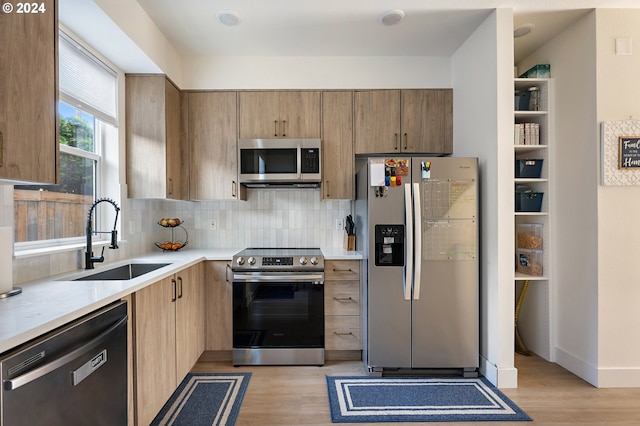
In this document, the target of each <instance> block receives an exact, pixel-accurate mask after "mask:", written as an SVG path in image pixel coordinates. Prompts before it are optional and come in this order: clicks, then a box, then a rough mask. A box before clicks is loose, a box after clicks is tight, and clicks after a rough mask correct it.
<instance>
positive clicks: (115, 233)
mask: <svg viewBox="0 0 640 426" xmlns="http://www.w3.org/2000/svg"><path fill="white" fill-rule="evenodd" d="M109 248H110V249H117V248H118V231H117V230H115V229H114V230H113V231H111V244H110V245H109Z"/></svg>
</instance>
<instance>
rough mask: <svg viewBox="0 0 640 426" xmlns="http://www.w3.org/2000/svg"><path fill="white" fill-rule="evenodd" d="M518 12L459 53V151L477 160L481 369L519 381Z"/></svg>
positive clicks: (496, 378) (488, 24) (509, 382)
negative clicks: (515, 258)
mask: <svg viewBox="0 0 640 426" xmlns="http://www.w3.org/2000/svg"><path fill="white" fill-rule="evenodd" d="M512 31H513V13H512V11H511V10H506V9H498V10H496V11H495V12H494V13H492V14H491V15H490V16H489V17H488V18H487V19H486V20H485V22H484V23H483V24H482V25H481V26H480V27H479V28H478V29H477V30H476V31H475V32H474V33H473V34H472V35H471V36H470V37H469V38H468V39H467V41H466V42H465V43H464V45H463V46H462V47H460V49H458V51H457V52H456V53H455V55H454V56H453V87H454V102H453V104H454V117H455V119H454V128H453V134H454V155H456V156H473V157H478V159H479V168H480V198H481V202H480V204H481V210H480V214H481V216H480V224H481V232H480V235H481V240H480V241H481V254H482V257H481V258H480V265H481V266H480V274H481V275H480V277H481V307H482V308H481V335H480V337H481V341H480V343H481V360H482V373H483V374H484V375H485V376H486V377H487V378H488V379H489V380H491V381H492V382H493V383H496V384H497V385H498V386H499V387H502V388H507V387H516V386H517V371H516V369H515V368H514V357H513V322H512V321H511V318H513V300H514V282H513V265H512V263H511V261H510V260H511V255H510V254H511V248H512V246H513V226H504V224H505V223H513V219H512V211H513V197H512V196H511V194H512V192H513V188H511V187H510V184H511V176H512V175H513V155H512V154H511V150H512V145H513V120H512V118H511V117H512V115H513V113H512V111H513V105H512V101H511V99H512V95H513V83H512V81H513V80H512V75H513V38H512V35H511V34H512Z"/></svg>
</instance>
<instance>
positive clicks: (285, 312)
mask: <svg viewBox="0 0 640 426" xmlns="http://www.w3.org/2000/svg"><path fill="white" fill-rule="evenodd" d="M233 348H234V351H235V350H236V349H238V348H251V349H305V348H324V273H323V272H313V273H299V272H234V275H233Z"/></svg>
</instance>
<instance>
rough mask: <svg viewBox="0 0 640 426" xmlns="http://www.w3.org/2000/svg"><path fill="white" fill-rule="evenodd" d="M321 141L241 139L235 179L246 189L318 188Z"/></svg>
mask: <svg viewBox="0 0 640 426" xmlns="http://www.w3.org/2000/svg"><path fill="white" fill-rule="evenodd" d="M321 149H322V147H321V141H320V139H240V140H238V176H239V181H240V183H241V184H243V185H245V186H248V187H278V186H297V187H317V186H319V185H320V181H321V177H320V173H321V172H320V171H321V164H320V161H321V160H320V158H321V156H320V151H321Z"/></svg>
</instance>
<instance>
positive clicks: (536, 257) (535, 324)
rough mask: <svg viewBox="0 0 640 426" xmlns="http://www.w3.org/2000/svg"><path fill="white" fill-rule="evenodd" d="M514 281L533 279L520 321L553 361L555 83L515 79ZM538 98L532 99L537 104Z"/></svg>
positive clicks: (535, 347) (527, 337) (533, 344)
mask: <svg viewBox="0 0 640 426" xmlns="http://www.w3.org/2000/svg"><path fill="white" fill-rule="evenodd" d="M515 93H516V96H515V106H514V110H515V111H514V122H515V126H514V145H513V150H514V160H515V162H514V169H515V170H514V196H515V200H514V201H515V202H514V204H515V211H514V226H515V232H514V234H515V241H514V259H515V266H514V270H515V272H514V281H515V285H516V296H518V295H519V294H520V291H521V289H522V286H523V284H524V283H525V282H526V281H527V280H528V287H527V291H526V294H525V296H524V298H523V300H522V304H521V311H520V315H519V318H518V331H519V333H520V335H521V336H522V338H523V341H524V343H525V345H526V347H527V348H528V349H529V350H531V351H533V352H535V353H536V354H538V355H540V356H541V357H543V358H545V359H547V360H551V347H552V330H553V328H552V327H551V324H552V322H553V302H552V297H553V285H554V283H553V281H552V276H553V275H552V270H553V267H554V265H553V259H554V257H553V256H552V250H553V247H554V244H553V241H552V239H553V236H554V233H553V232H551V227H552V224H553V217H552V214H551V213H552V209H551V208H550V207H551V204H552V200H553V197H552V192H553V185H552V180H553V176H552V170H553V168H552V165H553V158H552V152H553V145H554V140H553V139H554V136H553V135H554V126H553V111H552V110H553V80H551V79H541V78H517V79H515ZM532 98H533V99H532Z"/></svg>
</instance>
